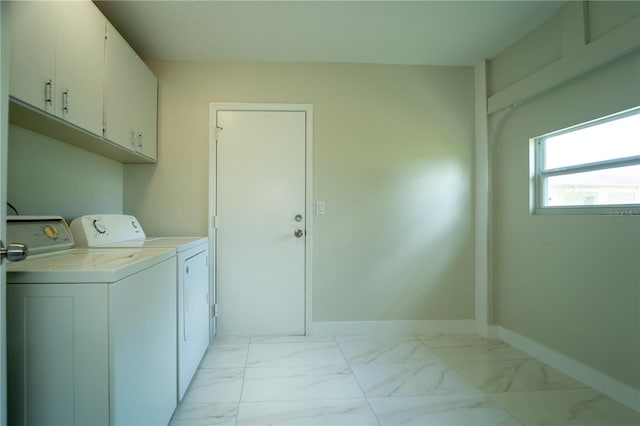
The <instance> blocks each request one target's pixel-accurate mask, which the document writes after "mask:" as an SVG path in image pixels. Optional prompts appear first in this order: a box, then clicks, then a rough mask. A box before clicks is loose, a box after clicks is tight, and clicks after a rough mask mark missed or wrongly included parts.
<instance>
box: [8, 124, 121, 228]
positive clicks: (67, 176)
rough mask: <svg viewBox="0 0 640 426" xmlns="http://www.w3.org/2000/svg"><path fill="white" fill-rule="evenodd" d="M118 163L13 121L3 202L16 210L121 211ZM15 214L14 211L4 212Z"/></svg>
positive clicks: (69, 214)
mask: <svg viewBox="0 0 640 426" xmlns="http://www.w3.org/2000/svg"><path fill="white" fill-rule="evenodd" d="M122 175H123V173H122V164H120V163H118V162H115V161H113V160H110V159H108V158H105V157H102V156H100V155H97V154H94V153H92V152H88V151H85V150H83V149H80V148H77V147H75V146H73V145H69V144H67V143H64V142H61V141H58V140H56V139H52V138H50V137H47V136H43V135H40V134H38V133H34V132H32V131H30V130H26V129H23V128H21V127H17V126H14V125H11V126H10V127H9V155H8V179H7V201H9V202H10V203H11V204H13V205H14V206H15V207H16V208H17V209H18V210H19V212H20V214H34V215H60V216H62V217H64V218H65V219H67V220H68V221H70V220H71V219H73V218H75V217H77V216H80V215H83V214H91V213H122ZM8 212H9V213H10V214H13V211H12V210H10V209H9V210H8Z"/></svg>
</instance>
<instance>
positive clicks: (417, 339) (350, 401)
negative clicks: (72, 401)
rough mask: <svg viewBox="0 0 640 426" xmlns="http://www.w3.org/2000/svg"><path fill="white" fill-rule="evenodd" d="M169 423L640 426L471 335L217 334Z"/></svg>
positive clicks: (604, 400)
mask: <svg viewBox="0 0 640 426" xmlns="http://www.w3.org/2000/svg"><path fill="white" fill-rule="evenodd" d="M170 425H172V426H178V425H188V426H199V425H229V426H245V425H255V426H266V425H293V426H308V425H309V426H310V425H316V426H334V425H341V426H352V425H353V426H355V425H379V426H387V425H388V426H400V425H418V426H427V425H438V426H440V425H443V426H444V425H461V426H467V425H594V426H613V425H629V426H639V425H640V413H638V412H636V411H633V410H631V409H630V408H628V407H625V406H624V405H621V404H619V403H617V402H615V401H613V400H612V399H610V398H608V397H606V396H604V395H602V394H600V393H598V392H596V391H594V390H592V389H590V388H588V387H587V386H585V385H583V384H582V383H580V382H578V381H576V380H573V379H572V378H570V377H568V376H566V375H564V374H562V373H561V372H560V371H557V370H555V369H553V368H551V367H549V366H547V365H544V364H543V363H541V362H540V361H538V360H536V359H533V358H531V357H530V356H528V355H527V354H525V353H523V352H521V351H519V350H516V349H515V348H512V347H510V346H509V345H507V344H505V343H502V342H500V341H497V340H486V339H483V338H481V337H479V336H477V335H475V334H430V335H426V334H425V335H420V334H419V335H409V336H335V337H314V336H308V337H295V336H294V337H254V338H241V337H224V338H217V339H216V340H215V341H214V343H213V344H212V345H211V347H210V348H209V350H208V352H207V354H206V355H205V357H204V358H203V360H202V362H201V364H200V368H199V369H198V371H197V373H196V376H195V377H194V379H193V381H192V383H191V385H190V387H189V390H188V391H187V394H186V395H185V397H184V399H183V401H182V402H181V403H180V404H179V406H178V408H177V409H176V412H175V413H174V416H173V419H172V421H171V423H170Z"/></svg>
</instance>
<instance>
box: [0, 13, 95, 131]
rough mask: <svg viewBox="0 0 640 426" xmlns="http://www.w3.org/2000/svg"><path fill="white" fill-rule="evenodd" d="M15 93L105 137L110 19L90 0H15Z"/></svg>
mask: <svg viewBox="0 0 640 426" xmlns="http://www.w3.org/2000/svg"><path fill="white" fill-rule="evenodd" d="M9 19H10V25H11V42H12V49H11V83H10V84H11V89H10V92H11V95H12V96H13V97H15V98H17V99H20V100H21V101H23V102H25V103H27V104H29V105H32V106H34V107H36V108H38V109H41V110H44V111H46V112H48V113H51V114H54V115H56V116H57V117H59V118H62V119H63V120H66V121H68V122H70V123H73V124H74V125H76V126H78V127H80V128H82V129H84V130H87V131H89V132H91V133H93V134H95V135H102V96H103V84H104V28H105V18H104V17H103V16H102V14H101V13H100V11H99V10H98V9H97V8H96V7H95V5H94V4H93V3H91V2H89V1H79V2H75V1H74V2H67V1H60V2H54V1H50V2H44V1H42V2H41V1H39V2H29V1H25V2H17V1H14V2H11V3H10V9H9Z"/></svg>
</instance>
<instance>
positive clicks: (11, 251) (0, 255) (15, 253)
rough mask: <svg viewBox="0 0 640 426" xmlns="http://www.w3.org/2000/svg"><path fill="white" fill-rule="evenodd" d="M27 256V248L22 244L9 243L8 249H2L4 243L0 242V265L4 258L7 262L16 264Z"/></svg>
mask: <svg viewBox="0 0 640 426" xmlns="http://www.w3.org/2000/svg"><path fill="white" fill-rule="evenodd" d="M28 254H29V250H28V249H27V246H26V245H25V244H22V243H11V244H9V246H8V247H6V248H5V247H4V243H3V242H2V241H0V264H1V263H2V261H3V260H4V259H5V258H6V259H7V260H8V261H9V262H18V261H19V260H24V259H25V258H26V257H27V255H28Z"/></svg>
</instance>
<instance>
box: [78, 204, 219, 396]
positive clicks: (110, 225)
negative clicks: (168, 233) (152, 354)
mask: <svg viewBox="0 0 640 426" xmlns="http://www.w3.org/2000/svg"><path fill="white" fill-rule="evenodd" d="M71 232H72V234H73V236H74V238H75V241H76V246H78V247H92V248H98V247H99V248H103V249H104V248H123V247H129V248H131V247H137V248H141V249H144V250H146V249H156V248H160V247H162V248H168V249H171V250H173V251H174V252H175V254H176V258H177V268H176V272H175V273H174V275H175V277H176V291H177V311H178V318H177V338H178V340H177V347H178V383H177V389H176V390H177V399H178V401H181V400H182V398H183V397H184V394H185V392H186V391H187V388H188V387H189V384H190V383H191V380H192V379H193V376H194V375H195V372H196V370H197V368H198V365H199V364H200V362H201V360H202V358H203V356H204V354H205V353H206V351H207V348H208V347H209V336H210V331H209V319H210V314H209V312H210V308H209V306H210V300H209V293H210V292H209V253H208V251H209V240H208V238H207V237H184V238H183V237H159V238H150V237H147V236H146V234H145V232H144V230H143V228H142V226H141V225H140V222H139V221H138V220H137V219H136V218H135V217H134V216H130V215H119V214H99V215H86V216H80V217H78V218H75V219H74V220H73V221H71Z"/></svg>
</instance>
